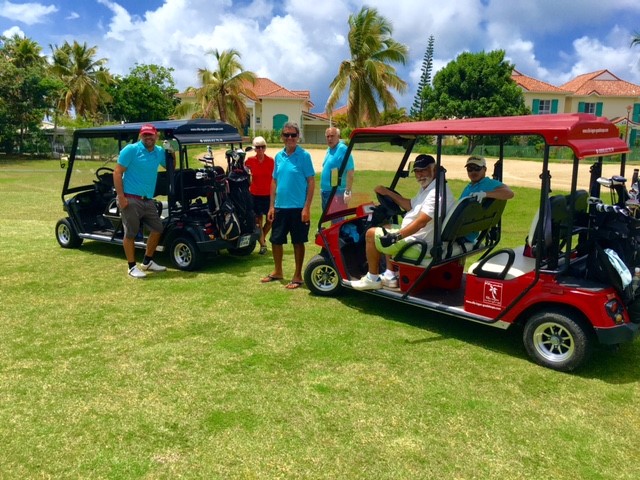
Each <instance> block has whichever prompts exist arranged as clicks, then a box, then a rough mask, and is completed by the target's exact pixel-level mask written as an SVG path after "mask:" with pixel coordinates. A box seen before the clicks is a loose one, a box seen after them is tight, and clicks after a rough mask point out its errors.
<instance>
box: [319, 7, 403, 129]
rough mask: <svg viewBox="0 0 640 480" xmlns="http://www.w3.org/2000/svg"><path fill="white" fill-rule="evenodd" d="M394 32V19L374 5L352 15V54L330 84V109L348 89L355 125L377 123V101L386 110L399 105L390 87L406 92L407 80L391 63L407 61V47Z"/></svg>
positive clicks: (327, 107)
mask: <svg viewBox="0 0 640 480" xmlns="http://www.w3.org/2000/svg"><path fill="white" fill-rule="evenodd" d="M392 33H393V28H392V26H391V23H389V21H388V20H387V19H386V18H385V17H383V16H381V15H380V14H379V13H378V11H377V10H376V9H375V8H369V7H366V6H365V7H362V9H361V10H360V11H359V12H358V13H356V14H352V15H350V16H349V35H348V38H349V50H350V52H351V58H350V59H348V60H343V61H342V63H341V64H340V67H339V70H338V74H337V75H336V77H335V78H334V79H333V81H332V82H331V85H330V86H329V87H330V88H331V93H330V95H329V98H328V100H327V105H326V110H327V112H329V113H330V112H331V111H332V110H333V108H334V107H335V106H336V105H337V103H338V101H339V100H340V98H341V97H342V95H343V93H344V92H345V91H347V90H348V95H347V112H348V113H347V115H348V119H349V125H350V126H352V127H359V126H361V125H363V124H364V123H367V124H370V125H378V124H379V123H380V120H381V115H380V111H379V109H378V103H380V104H381V106H382V109H383V111H385V110H393V109H395V108H396V106H397V102H396V100H395V98H394V97H393V94H392V93H391V90H397V91H398V92H400V93H404V92H405V91H406V88H407V84H406V82H405V81H404V80H402V79H401V78H400V77H399V76H398V75H397V73H396V70H395V68H394V67H392V66H391V65H390V64H391V63H401V64H403V65H404V64H405V62H406V58H407V54H408V48H407V46H406V45H403V44H401V43H399V42H397V41H395V40H394V39H393V38H392V37H391V34H392Z"/></svg>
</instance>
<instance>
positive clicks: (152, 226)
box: [116, 197, 164, 238]
mask: <svg viewBox="0 0 640 480" xmlns="http://www.w3.org/2000/svg"><path fill="white" fill-rule="evenodd" d="M127 200H128V201H129V205H128V206H127V208H125V209H122V208H121V209H120V218H121V220H122V226H123V228H124V236H125V237H127V238H135V237H136V235H137V234H138V232H139V231H140V225H141V224H143V225H145V226H146V227H147V228H148V229H149V230H151V231H152V232H162V230H163V229H164V225H162V220H160V215H158V208H157V207H156V202H154V201H153V200H142V199H138V198H131V197H127ZM116 201H117V200H116ZM118 206H120V205H118Z"/></svg>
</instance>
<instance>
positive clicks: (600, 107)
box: [596, 102, 602, 117]
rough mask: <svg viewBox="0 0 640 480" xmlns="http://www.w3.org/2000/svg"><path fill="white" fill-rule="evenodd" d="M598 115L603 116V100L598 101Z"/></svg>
mask: <svg viewBox="0 0 640 480" xmlns="http://www.w3.org/2000/svg"><path fill="white" fill-rule="evenodd" d="M596 116H598V117H601V116H602V102H598V103H596Z"/></svg>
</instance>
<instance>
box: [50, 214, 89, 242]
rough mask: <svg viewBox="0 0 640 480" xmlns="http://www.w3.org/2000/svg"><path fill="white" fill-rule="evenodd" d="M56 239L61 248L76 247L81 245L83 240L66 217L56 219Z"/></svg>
mask: <svg viewBox="0 0 640 480" xmlns="http://www.w3.org/2000/svg"><path fill="white" fill-rule="evenodd" d="M56 239H57V240H58V243H59V244H60V246H61V247H62V248H78V247H79V246H80V245H82V240H83V239H82V238H80V237H79V236H78V234H77V233H76V230H75V228H73V225H71V221H70V220H69V219H68V218H63V219H60V220H58V223H57V224H56Z"/></svg>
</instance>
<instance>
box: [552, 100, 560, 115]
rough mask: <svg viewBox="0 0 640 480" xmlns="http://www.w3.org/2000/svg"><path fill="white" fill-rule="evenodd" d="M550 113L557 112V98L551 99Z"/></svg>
mask: <svg viewBox="0 0 640 480" xmlns="http://www.w3.org/2000/svg"><path fill="white" fill-rule="evenodd" d="M551 113H558V100H557V99H556V100H551Z"/></svg>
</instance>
